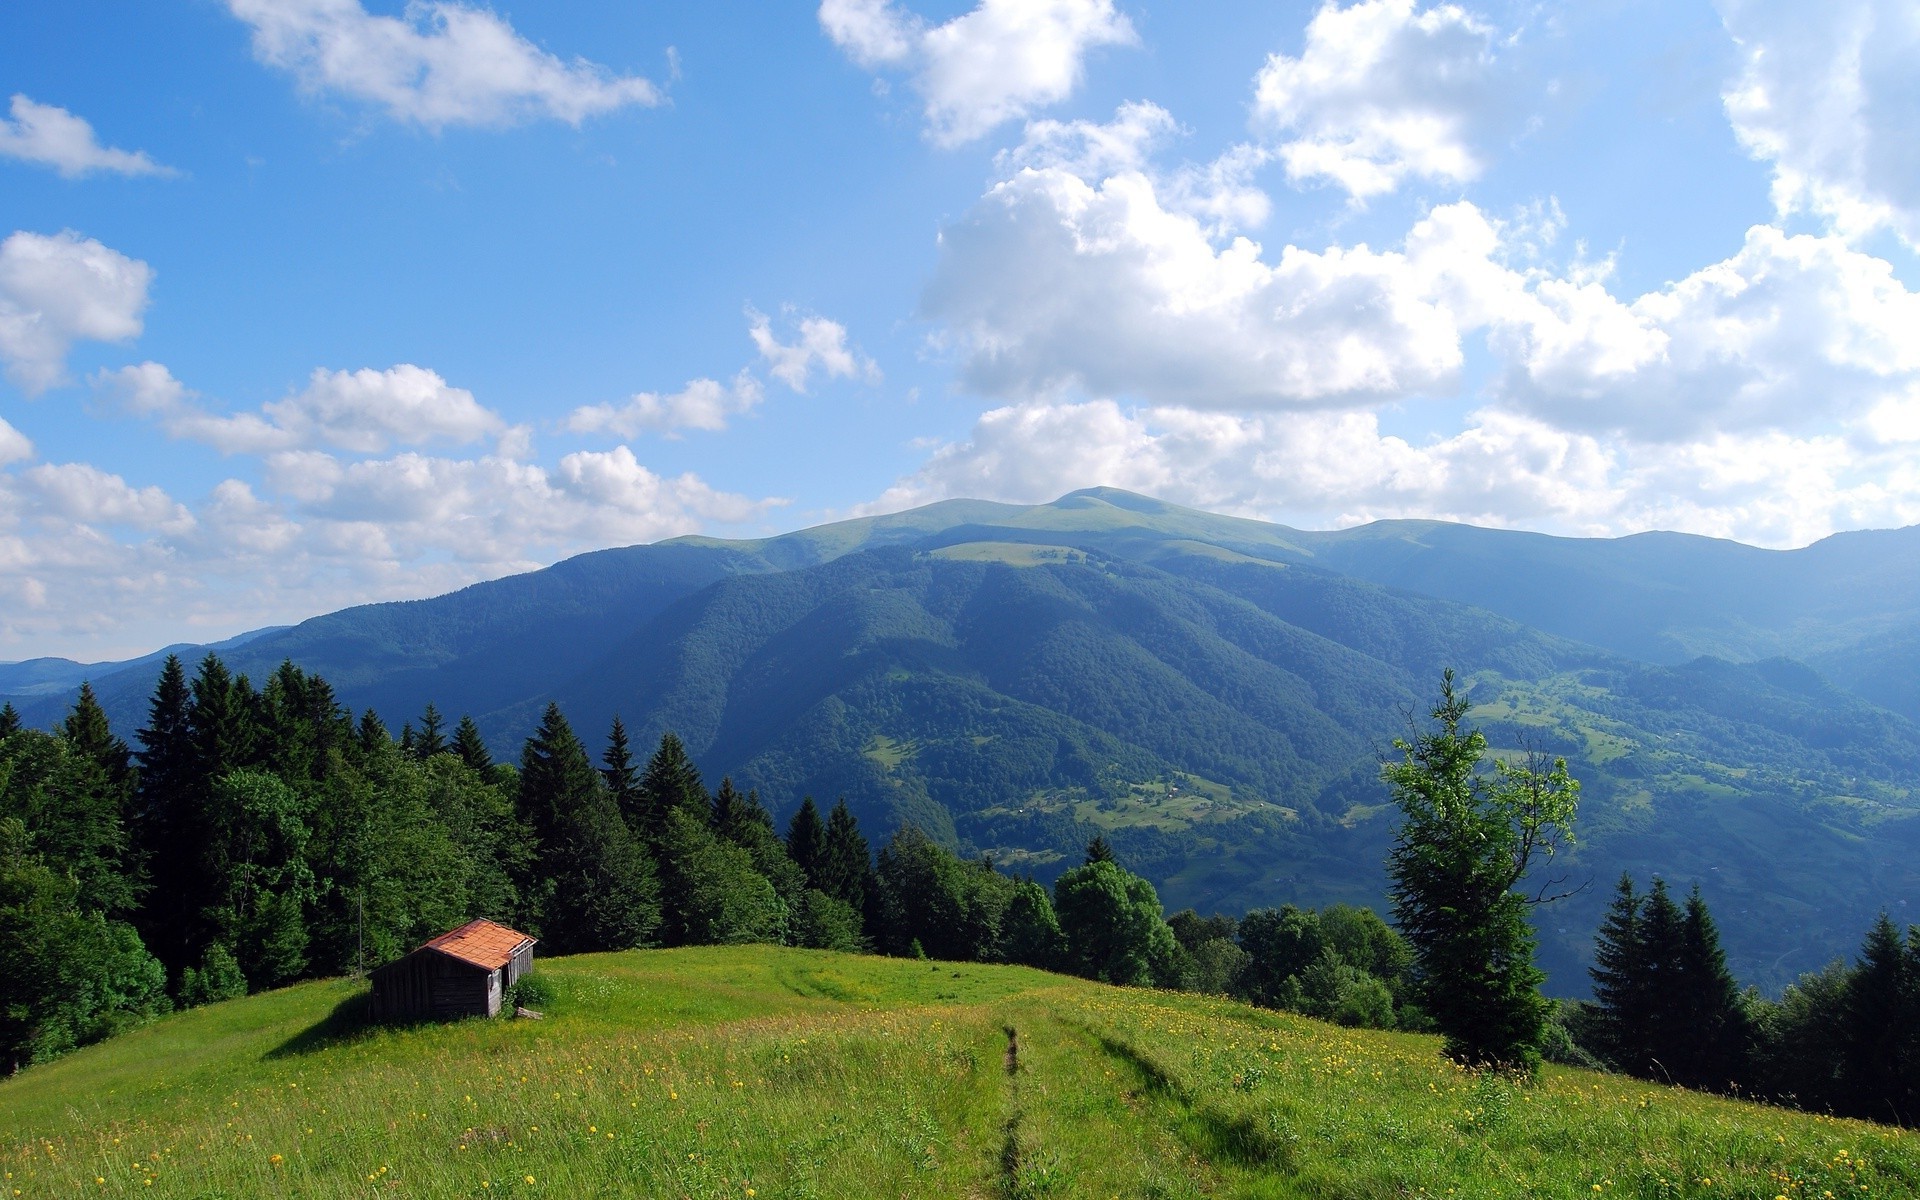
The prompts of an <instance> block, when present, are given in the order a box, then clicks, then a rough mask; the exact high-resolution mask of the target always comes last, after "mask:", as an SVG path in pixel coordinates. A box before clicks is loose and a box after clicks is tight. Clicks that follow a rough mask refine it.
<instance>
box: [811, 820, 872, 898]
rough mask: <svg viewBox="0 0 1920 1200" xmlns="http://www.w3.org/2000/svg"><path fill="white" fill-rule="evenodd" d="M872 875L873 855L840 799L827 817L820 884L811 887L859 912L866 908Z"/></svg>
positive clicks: (858, 824)
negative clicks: (824, 851)
mask: <svg viewBox="0 0 1920 1200" xmlns="http://www.w3.org/2000/svg"><path fill="white" fill-rule="evenodd" d="M872 874H873V856H872V852H871V851H870V850H869V849H868V847H867V839H866V838H865V837H863V836H861V833H860V822H858V821H856V820H854V817H853V813H852V812H851V811H849V810H848V808H847V800H846V797H844V796H842V797H841V798H840V799H838V800H836V801H835V802H834V805H833V811H832V812H831V813H829V814H828V815H827V844H826V854H825V857H824V858H823V860H822V862H821V865H820V876H821V881H820V882H819V883H817V884H815V885H814V886H815V887H818V888H819V889H820V890H821V891H823V892H825V893H827V894H828V895H829V896H834V897H837V898H838V899H839V900H841V901H842V902H843V903H845V904H847V905H848V906H849V907H851V908H852V909H853V911H855V912H860V911H861V910H862V909H864V908H865V907H866V900H867V892H868V880H869V878H870V877H871V876H872Z"/></svg>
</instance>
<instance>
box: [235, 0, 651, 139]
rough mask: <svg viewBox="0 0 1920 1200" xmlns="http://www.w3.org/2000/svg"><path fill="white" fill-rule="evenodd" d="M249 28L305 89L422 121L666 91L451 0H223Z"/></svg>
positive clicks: (617, 100) (505, 115) (630, 100)
mask: <svg viewBox="0 0 1920 1200" xmlns="http://www.w3.org/2000/svg"><path fill="white" fill-rule="evenodd" d="M227 7H228V9H229V10H230V11H231V12H232V13H233V15H234V16H236V17H238V18H239V19H240V20H242V21H244V22H246V23H247V24H248V25H250V26H251V27H252V28H253V52H254V56H255V57H256V58H258V59H259V60H260V61H261V62H263V63H265V64H267V65H269V66H274V67H279V68H282V69H284V70H287V71H290V72H292V73H293V75H294V76H295V78H297V79H298V80H299V81H300V84H301V86H303V87H305V88H306V89H308V90H309V91H313V92H336V93H339V94H341V95H345V96H350V97H352V98H354V99H357V100H364V101H367V102H369V103H372V104H376V105H379V106H381V107H383V108H384V109H386V111H387V113H388V115H390V116H392V117H393V118H394V119H395V120H399V121H409V122H413V123H415V124H418V125H423V126H425V127H427V128H429V129H440V128H443V127H445V126H448V125H507V124H513V123H516V122H521V121H526V120H532V119H536V118H542V117H548V118H552V119H554V120H559V121H565V122H567V123H568V124H571V125H578V124H579V123H580V122H581V121H583V120H585V119H586V118H588V117H592V116H598V115H600V114H603V113H607V112H612V111H614V110H616V109H619V108H624V107H626V106H628V105H640V106H643V107H652V106H655V105H659V104H662V103H664V102H665V99H666V97H665V95H664V94H663V93H662V92H661V90H660V89H659V88H658V87H657V86H655V85H654V84H653V83H652V82H651V81H649V80H647V79H644V78H641V77H639V76H635V75H617V74H615V73H614V72H612V71H610V70H608V69H607V68H606V67H603V66H600V65H598V64H596V63H591V62H588V61H587V60H585V59H583V58H575V59H573V60H572V61H563V60H562V59H560V58H557V57H555V56H554V55H552V54H549V53H547V52H546V51H545V50H542V49H541V48H539V47H538V46H535V45H534V44H533V43H531V42H529V41H527V40H526V39H525V38H524V37H521V36H520V34H519V33H517V32H515V30H514V29H513V27H512V26H511V25H509V24H508V23H507V22H506V21H505V20H503V19H502V18H501V17H499V16H498V15H496V14H495V13H493V12H491V11H489V10H487V9H484V8H475V7H471V6H469V5H466V4H459V3H453V2H452V0H413V2H411V3H409V4H408V5H407V6H406V8H405V10H404V12H403V14H402V15H401V16H398V17H387V16H375V15H373V14H371V13H369V12H367V10H366V9H365V8H364V7H363V6H362V5H361V3H360V0H227Z"/></svg>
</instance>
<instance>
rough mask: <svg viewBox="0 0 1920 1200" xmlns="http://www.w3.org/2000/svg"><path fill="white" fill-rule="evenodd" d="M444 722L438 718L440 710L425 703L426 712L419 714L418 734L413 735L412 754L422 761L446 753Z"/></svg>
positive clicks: (431, 702) (431, 703)
mask: <svg viewBox="0 0 1920 1200" xmlns="http://www.w3.org/2000/svg"><path fill="white" fill-rule="evenodd" d="M445 729H446V721H445V719H444V718H442V717H441V716H440V710H439V709H437V708H435V707H434V706H433V701H431V700H429V701H427V707H426V711H425V712H422V713H421V714H420V732H419V733H418V734H416V735H414V739H413V753H414V756H415V757H416V758H419V759H420V760H422V761H425V760H426V759H429V758H432V757H433V756H434V755H436V754H445V753H446V752H447V737H446V733H445Z"/></svg>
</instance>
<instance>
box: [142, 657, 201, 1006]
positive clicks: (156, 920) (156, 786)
mask: <svg viewBox="0 0 1920 1200" xmlns="http://www.w3.org/2000/svg"><path fill="white" fill-rule="evenodd" d="M192 699H193V695H192V691H191V689H189V687H188V686H187V674H186V669H185V667H183V666H182V665H181V663H180V657H179V655H176V654H169V655H168V656H167V659H166V662H165V663H163V664H162V665H161V668H160V678H159V680H158V681H157V682H156V683H155V685H154V689H153V697H152V699H151V700H150V701H149V702H148V704H147V723H146V725H145V726H143V727H142V728H141V729H140V730H139V732H138V733H137V734H136V735H135V736H136V737H137V738H138V740H139V742H140V750H139V751H138V752H137V753H136V755H135V757H136V758H137V759H138V760H139V764H140V776H139V787H138V801H137V813H136V819H135V821H134V827H133V836H134V842H135V845H136V846H138V847H139V853H140V855H141V857H142V858H143V859H144V860H145V861H146V862H147V863H148V865H149V868H148V876H149V880H150V882H151V885H152V889H151V891H150V892H149V893H148V895H147V901H146V904H145V906H144V908H143V909H142V911H141V913H140V914H139V917H138V919H137V921H136V925H137V926H138V927H139V929H140V936H141V937H142V939H144V940H145V942H146V944H147V946H148V947H149V948H150V949H151V950H152V951H153V953H154V956H155V957H157V958H158V959H159V960H160V961H161V962H162V963H164V964H165V965H166V967H167V971H168V973H169V976H170V977H172V978H175V979H177V978H178V977H179V973H180V971H181V970H183V969H184V968H186V967H189V966H192V965H194V964H195V963H198V962H199V961H200V957H201V948H200V946H199V944H198V943H197V942H196V941H195V930H196V926H197V924H198V917H199V910H198V900H197V888H196V878H195V877H196V875H197V873H198V871H197V866H198V863H199V848H200V847H201V846H202V845H203V844H204V843H205V841H206V837H207V830H206V829H205V828H204V826H203V824H202V823H201V822H200V821H199V820H198V816H199V810H198V808H197V807H196V805H195V803H194V797H193V788H194V786H195V782H196V777H195V771H194V759H195V754H194V744H193V730H192V727H191V725H190V724H189V717H188V709H189V706H190V705H191V703H192Z"/></svg>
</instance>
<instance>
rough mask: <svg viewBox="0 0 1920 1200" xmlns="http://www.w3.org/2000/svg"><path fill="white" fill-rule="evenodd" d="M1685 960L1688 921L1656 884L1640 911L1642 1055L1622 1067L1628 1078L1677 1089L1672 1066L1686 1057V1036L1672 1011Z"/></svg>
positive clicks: (1657, 881) (1662, 885) (1656, 882)
mask: <svg viewBox="0 0 1920 1200" xmlns="http://www.w3.org/2000/svg"><path fill="white" fill-rule="evenodd" d="M1685 955H1686V917H1685V916H1684V915H1683V914H1682V913H1681V911H1680V906H1679V905H1678V904H1675V903H1674V902H1673V895H1672V893H1671V892H1669V891H1668V890H1667V881H1666V880H1664V879H1655V880H1654V881H1653V886H1652V887H1651V888H1649V889H1648V890H1647V895H1646V899H1645V900H1644V901H1643V902H1642V904H1641V907H1640V956H1639V957H1640V971H1641V980H1640V990H1641V997H1642V1007H1641V1010H1640V1013H1639V1025H1640V1030H1641V1033H1640V1036H1641V1039H1642V1041H1643V1045H1644V1047H1645V1055H1644V1057H1642V1058H1641V1059H1639V1060H1638V1061H1632V1062H1626V1063H1622V1064H1621V1066H1622V1068H1623V1069H1625V1070H1626V1071H1627V1072H1629V1073H1630V1074H1634V1075H1639V1076H1642V1077H1643V1078H1646V1079H1658V1080H1661V1081H1662V1082H1666V1083H1678V1082H1680V1080H1679V1078H1678V1077H1677V1076H1676V1075H1675V1074H1674V1066H1675V1063H1676V1061H1677V1060H1678V1058H1679V1057H1680V1056H1681V1055H1682V1054H1684V1053H1685V1047H1684V1043H1685V1041H1686V1038H1687V1030H1686V1027H1685V1025H1684V1024H1682V1022H1681V1018H1680V1013H1679V1011H1678V1010H1677V1008H1676V1004H1677V1003H1678V1000H1679V997H1680V992H1681V986H1682V985H1681V979H1680V972H1681V962H1682V960H1683V959H1684V958H1685Z"/></svg>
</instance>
